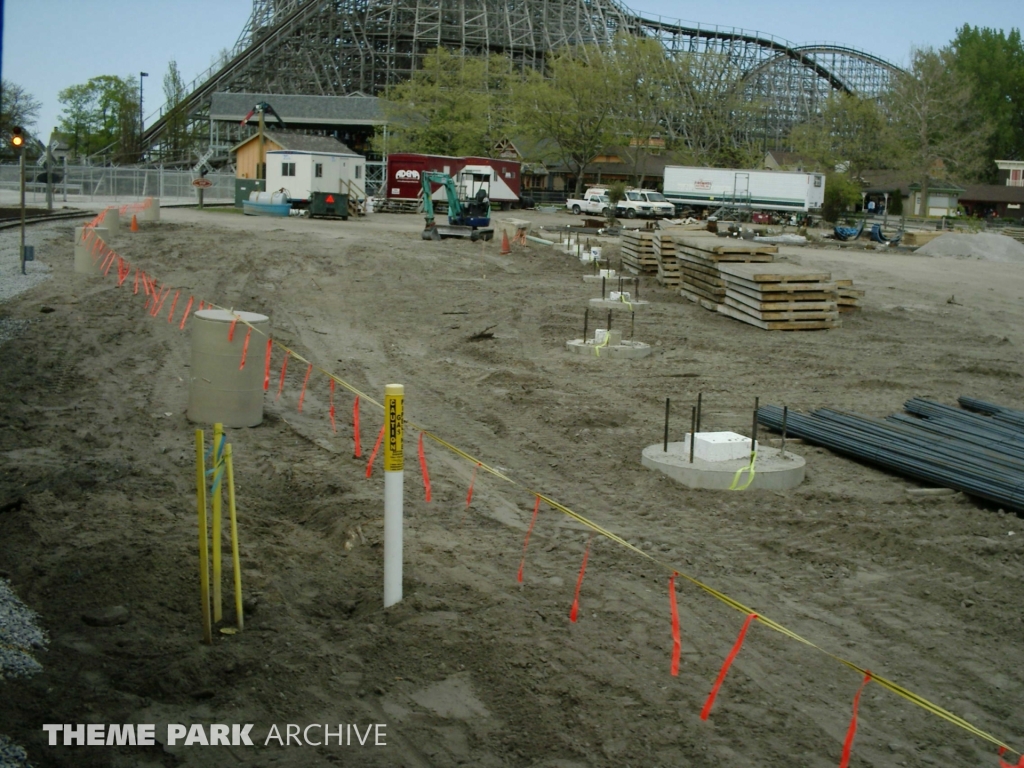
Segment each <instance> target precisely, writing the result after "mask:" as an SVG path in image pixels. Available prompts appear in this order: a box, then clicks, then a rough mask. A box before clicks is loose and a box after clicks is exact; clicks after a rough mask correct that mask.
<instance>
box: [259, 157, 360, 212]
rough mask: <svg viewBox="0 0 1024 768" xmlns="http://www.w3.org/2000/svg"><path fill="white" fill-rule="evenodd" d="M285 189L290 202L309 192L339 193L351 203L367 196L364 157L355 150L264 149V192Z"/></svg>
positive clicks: (302, 200)
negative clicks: (349, 151) (265, 168)
mask: <svg viewBox="0 0 1024 768" xmlns="http://www.w3.org/2000/svg"><path fill="white" fill-rule="evenodd" d="M279 189H284V190H286V191H287V192H288V197H289V199H291V200H292V201H293V202H298V203H300V204H302V203H306V202H308V201H309V198H310V193H312V192H340V193H343V194H346V195H348V196H349V199H350V200H352V201H353V202H354V201H356V200H365V199H366V158H365V157H363V156H362V155H357V154H355V153H352V154H348V153H333V152H306V151H299V150H288V149H276V150H272V151H270V152H267V191H268V192H276V191H278V190H279Z"/></svg>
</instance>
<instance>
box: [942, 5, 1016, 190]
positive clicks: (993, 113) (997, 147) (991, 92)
mask: <svg viewBox="0 0 1024 768" xmlns="http://www.w3.org/2000/svg"><path fill="white" fill-rule="evenodd" d="M951 48H952V66H953V69H954V70H955V71H956V72H957V73H958V74H959V75H960V76H961V77H963V78H964V79H965V80H967V81H968V82H969V83H970V84H971V87H972V90H973V98H972V99H971V107H972V108H973V110H974V111H975V112H976V113H977V114H980V115H983V116H984V117H985V118H986V119H988V120H989V121H991V123H992V125H993V130H992V135H991V137H990V139H989V142H988V144H987V147H986V152H985V156H986V159H987V160H988V165H987V168H986V169H985V174H984V175H985V177H987V178H988V180H990V181H994V180H995V175H996V167H995V164H994V162H992V161H994V160H1019V159H1022V158H1024V42H1022V40H1021V34H1020V30H1019V29H1012V30H1010V32H1009V33H1006V32H1004V31H1003V30H995V29H989V28H982V27H972V26H970V25H968V24H965V25H964V26H963V27H962V28H961V29H960V30H958V32H957V35H956V37H955V38H954V39H953V42H952V44H951Z"/></svg>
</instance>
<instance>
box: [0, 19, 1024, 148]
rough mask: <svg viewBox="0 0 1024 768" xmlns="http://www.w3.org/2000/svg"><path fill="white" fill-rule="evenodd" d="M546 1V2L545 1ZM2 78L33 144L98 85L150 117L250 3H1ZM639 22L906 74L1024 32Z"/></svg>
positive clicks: (949, 25) (998, 23)
mask: <svg viewBox="0 0 1024 768" xmlns="http://www.w3.org/2000/svg"><path fill="white" fill-rule="evenodd" d="M549 1H553V0H549ZM2 4H3V8H4V28H3V51H2V68H3V71H2V74H3V78H4V79H5V80H9V81H11V82H14V83H17V84H18V85H21V86H22V87H24V88H26V89H27V90H28V92H29V93H31V94H32V95H33V96H34V97H35V98H36V99H38V100H39V101H40V102H41V103H42V109H41V110H40V115H39V121H38V123H37V124H36V126H35V128H34V132H35V133H36V134H37V135H41V136H48V135H49V132H50V130H51V129H52V128H54V127H56V125H57V123H58V115H59V114H60V104H59V103H58V101H57V94H58V93H59V92H60V91H61V90H62V89H64V88H67V87H68V86H71V85H76V84H78V83H84V82H86V81H87V80H88V79H89V78H90V77H96V76H97V75H120V76H122V77H128V76H131V75H135V76H138V74H139V72H148V73H149V77H147V78H145V79H144V81H143V82H144V85H143V101H144V107H145V113H146V114H147V115H149V114H150V113H151V112H153V111H154V110H156V109H157V108H158V107H159V106H160V105H161V104H162V103H163V101H164V97H163V76H164V74H165V73H166V72H167V65H168V62H170V61H171V60H172V59H174V60H175V61H177V63H178V69H179V70H180V71H181V73H182V76H183V77H184V79H185V81H186V82H191V80H192V79H193V78H194V77H196V76H197V75H199V74H200V73H202V72H203V71H205V70H206V68H207V67H209V66H210V64H211V63H212V61H213V60H214V58H216V56H217V54H218V52H219V51H220V50H221V49H223V48H228V49H230V48H232V47H233V46H234V44H235V41H236V40H237V39H238V36H239V34H240V33H241V31H242V28H243V27H244V26H245V22H246V21H247V20H248V18H249V14H250V12H251V11H252V0H3V3H2ZM626 5H627V6H629V7H630V8H632V9H633V10H634V11H638V12H641V13H644V14H645V15H661V16H664V17H666V18H671V19H676V18H682V19H684V20H686V21H689V22H699V23H700V24H702V25H704V24H707V25H718V26H725V27H739V28H743V29H746V30H757V31H758V32H761V33H764V34H770V35H774V36H775V37H779V38H783V39H785V40H788V41H789V42H791V43H796V44H802V43H812V42H832V43H838V44H840V45H844V46H849V47H852V48H858V49H860V50H863V51H867V52H868V53H872V54H874V55H876V56H881V57H882V58H884V59H888V60H889V61H891V62H893V63H894V64H900V65H905V64H906V63H907V62H908V61H909V58H910V51H911V49H912V48H914V47H926V46H933V47H941V46H943V45H945V44H946V43H948V42H949V41H950V40H951V39H952V38H953V37H954V36H955V35H956V31H957V29H959V28H960V27H962V26H963V25H964V24H971V25H972V26H982V27H994V28H997V29H1005V30H1007V31H1009V29H1010V28H1013V27H1016V28H1018V29H1020V28H1022V27H1024V2H1022V1H1021V0H974V2H964V0H902V1H901V2H891V0H890V1H889V2H879V1H878V0H860V2H855V3H842V4H839V3H829V2H823V1H822V0H785V1H782V0H759V1H758V2H754V1H753V0H716V2H714V3H708V4H700V5H697V4H693V5H689V4H686V5H684V4H682V3H680V2H678V0H675V1H671V0H629V1H628V2H626Z"/></svg>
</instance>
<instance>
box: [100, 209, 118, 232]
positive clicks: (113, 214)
mask: <svg viewBox="0 0 1024 768" xmlns="http://www.w3.org/2000/svg"><path fill="white" fill-rule="evenodd" d="M103 226H104V227H106V228H107V230H108V232H109V233H110V234H111V235H116V234H118V233H119V232H120V231H121V209H120V208H118V207H117V206H116V205H115V206H111V207H110V208H107V212H106V214H105V215H104V216H103Z"/></svg>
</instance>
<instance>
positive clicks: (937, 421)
mask: <svg viewBox="0 0 1024 768" xmlns="http://www.w3.org/2000/svg"><path fill="white" fill-rule="evenodd" d="M960 402H961V404H963V405H965V406H968V404H970V405H969V407H972V408H975V409H976V410H982V411H983V412H985V413H992V415H981V414H978V413H970V412H968V411H966V410H962V409H959V408H953V407H950V406H947V405H942V404H941V403H935V402H931V401H929V400H923V399H921V398H913V399H911V400H908V401H907V402H906V403H905V404H904V408H905V409H906V411H907V413H906V414H902V413H901V414H894V415H892V416H888V417H887V418H885V419H876V418H869V417H865V416H859V415H857V414H854V413H846V412H843V411H838V410H834V409H831V408H822V409H820V410H817V411H814V412H813V413H811V414H810V415H807V416H804V415H800V414H795V413H793V412H792V411H790V412H789V414H788V421H787V424H786V431H787V433H788V434H789V435H790V436H793V437H799V438H801V439H803V440H806V441H807V442H809V443H814V444H816V445H822V446H825V447H826V448H829V449H831V450H833V451H836V452H837V453H842V454H845V455H848V456H852V457H854V458H857V459H861V460H863V461H867V462H870V463H872V464H876V465H878V466H881V467H884V468H886V469H889V470H892V471H894V472H897V473H898V474H901V475H904V476H907V477H912V478H914V479H916V480H920V481H922V482H926V483H931V484H934V485H938V486H942V487H946V488H954V489H956V490H959V491H963V492H964V493H967V494H970V495H972V496H978V497H980V498H983V499H988V500H990V501H993V502H996V503H998V504H1001V505H1004V506H1006V507H1009V508H1012V509H1015V510H1021V511H1024V412H1021V411H1014V410H1013V409H1008V408H1003V407H1002V406H996V405H993V404H991V403H984V402H982V401H978V400H973V399H971V398H960ZM758 420H759V421H760V422H761V423H762V424H764V425H765V426H767V427H768V428H770V429H773V430H775V431H781V430H782V409H781V408H779V407H777V406H765V407H762V408H760V409H759V410H758Z"/></svg>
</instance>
